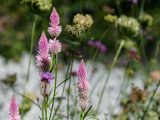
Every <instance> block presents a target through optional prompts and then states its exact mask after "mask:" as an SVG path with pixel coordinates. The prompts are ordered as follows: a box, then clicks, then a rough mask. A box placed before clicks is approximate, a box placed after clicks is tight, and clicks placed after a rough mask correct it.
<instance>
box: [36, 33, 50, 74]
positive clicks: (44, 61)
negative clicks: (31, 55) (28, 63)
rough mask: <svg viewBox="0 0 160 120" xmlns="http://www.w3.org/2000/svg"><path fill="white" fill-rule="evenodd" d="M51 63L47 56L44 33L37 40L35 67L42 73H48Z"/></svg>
mask: <svg viewBox="0 0 160 120" xmlns="http://www.w3.org/2000/svg"><path fill="white" fill-rule="evenodd" d="M50 62H51V57H50V55H49V49H48V40H47V37H46V35H45V33H44V32H42V34H41V37H40V39H39V47H38V55H37V56H36V65H37V66H38V67H39V68H40V70H42V71H48V70H49V66H50Z"/></svg>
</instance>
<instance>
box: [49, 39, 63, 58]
mask: <svg viewBox="0 0 160 120" xmlns="http://www.w3.org/2000/svg"><path fill="white" fill-rule="evenodd" d="M61 48H62V46H61V42H59V40H56V38H55V39H54V40H51V39H50V40H49V50H50V52H51V53H52V54H54V55H56V54H58V53H60V52H61Z"/></svg>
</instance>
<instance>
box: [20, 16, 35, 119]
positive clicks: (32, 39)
mask: <svg viewBox="0 0 160 120" xmlns="http://www.w3.org/2000/svg"><path fill="white" fill-rule="evenodd" d="M37 19H38V16H34V22H33V26H32V33H31V42H30V50H29V62H28V67H27V77H26V82H25V86H24V91H23V93H25V88H26V85H27V83H28V81H29V75H30V66H31V58H32V51H33V45H34V36H35V29H36V24H37ZM23 107H24V106H23V105H22V109H23ZM21 117H22V118H23V112H22V113H21Z"/></svg>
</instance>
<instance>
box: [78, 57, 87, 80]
mask: <svg viewBox="0 0 160 120" xmlns="http://www.w3.org/2000/svg"><path fill="white" fill-rule="evenodd" d="M77 76H78V79H79V81H84V80H86V79H87V70H86V67H85V64H84V62H83V60H81V62H80V65H79V69H78V73H77Z"/></svg>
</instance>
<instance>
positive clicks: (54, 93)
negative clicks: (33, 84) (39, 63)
mask: <svg viewBox="0 0 160 120" xmlns="http://www.w3.org/2000/svg"><path fill="white" fill-rule="evenodd" d="M57 72H58V68H57V55H55V80H54V92H53V97H52V98H53V102H52V106H51V112H50V116H49V120H51V118H52V113H53V107H54V102H55V95H56V86H57ZM52 98H51V99H52Z"/></svg>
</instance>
